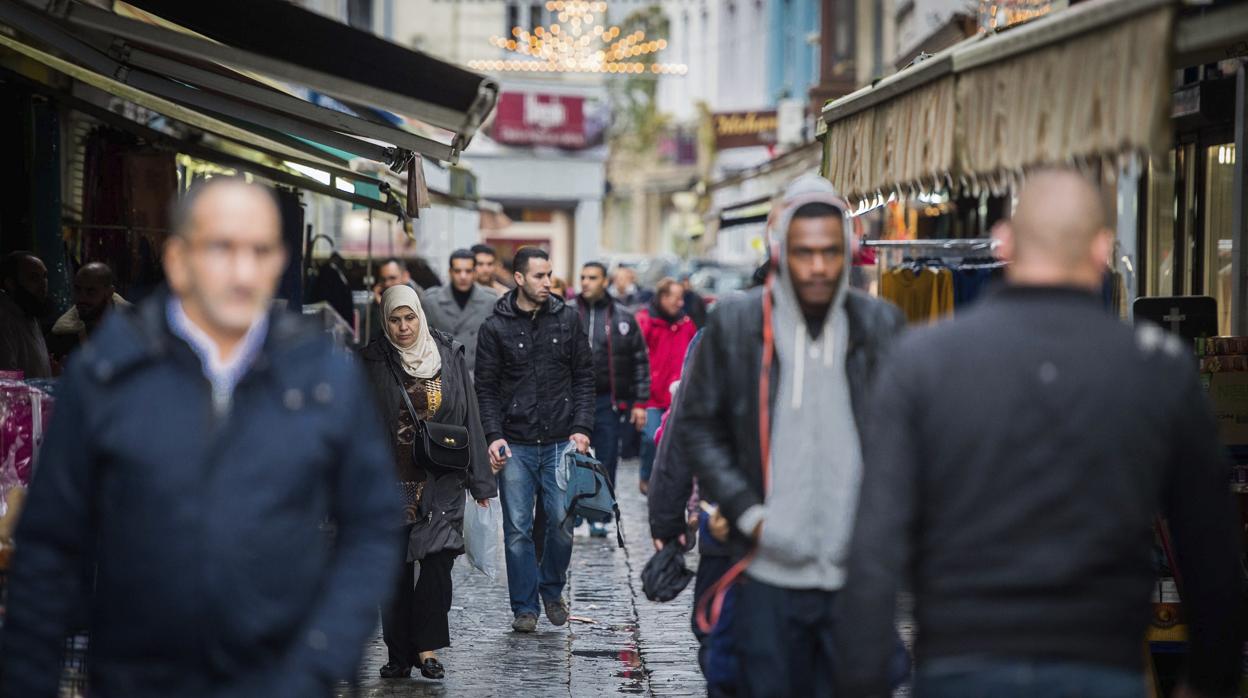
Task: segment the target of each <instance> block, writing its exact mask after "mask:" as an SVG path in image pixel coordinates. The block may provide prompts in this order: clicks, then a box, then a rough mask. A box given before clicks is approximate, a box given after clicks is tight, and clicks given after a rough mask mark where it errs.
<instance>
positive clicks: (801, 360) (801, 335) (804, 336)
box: [789, 318, 835, 410]
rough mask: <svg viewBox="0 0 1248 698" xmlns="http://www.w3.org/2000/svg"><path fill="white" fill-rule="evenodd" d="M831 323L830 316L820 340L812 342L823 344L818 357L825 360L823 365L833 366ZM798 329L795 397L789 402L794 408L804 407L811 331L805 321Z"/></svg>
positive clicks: (795, 359)
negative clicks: (803, 397)
mask: <svg viewBox="0 0 1248 698" xmlns="http://www.w3.org/2000/svg"><path fill="white" fill-rule="evenodd" d="M830 324H832V322H831V318H829V319H828V321H827V323H825V324H824V327H823V333H822V335H821V336H820V338H819V341H818V342H816V343H811V346H812V347H818V346H819V345H820V344H822V345H823V348H822V349H820V350H819V351H821V352H822V355H821V356H819V357H817V358H820V359H822V360H823V365H824V366H825V367H831V366H832V352H833V347H832V342H833V337H832V335H833V334H835V329H834V328H832V327H829V325H830ZM796 331H797V336H796V337H795V338H794V342H793V344H794V346H796V347H797V351H796V352H795V353H796V356H795V357H794V358H793V382H794V385H793V399H792V400H790V401H789V404H791V405H792V406H793V409H795V410H800V409H802V393H803V391H804V390H805V387H806V352H807V351H808V349H807V344H808V343H809V342H810V337H809V332H808V331H807V329H806V323H805V322H799V323H798V324H797V328H796ZM811 358H816V357H811Z"/></svg>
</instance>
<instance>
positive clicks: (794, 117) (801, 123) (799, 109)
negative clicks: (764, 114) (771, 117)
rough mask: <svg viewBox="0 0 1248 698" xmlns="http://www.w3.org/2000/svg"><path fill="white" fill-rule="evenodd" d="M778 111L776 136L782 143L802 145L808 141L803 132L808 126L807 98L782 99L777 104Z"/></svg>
mask: <svg viewBox="0 0 1248 698" xmlns="http://www.w3.org/2000/svg"><path fill="white" fill-rule="evenodd" d="M776 112H777V119H776V121H777V125H776V138H777V140H778V141H779V142H780V145H782V146H789V145H801V144H802V143H804V142H806V139H805V138H804V134H803V133H802V132H803V131H804V130H805V127H806V102H805V100H801V99H782V100H780V103H779V104H778V105H776Z"/></svg>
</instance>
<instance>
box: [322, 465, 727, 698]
mask: <svg viewBox="0 0 1248 698" xmlns="http://www.w3.org/2000/svg"><path fill="white" fill-rule="evenodd" d="M619 478H620V481H621V486H620V488H619V496H620V500H621V501H620V510H621V512H622V514H623V519H624V528H623V530H624V541H625V544H626V546H627V547H626V548H625V549H624V550H621V549H620V548H619V547H617V544H616V540H615V536H614V535H611V536H610V537H608V538H590V537H589V536H588V533H587V531H588V528H587V527H585V526H582V527H581V528H579V529H577V531H576V534H575V542H574V547H573V551H572V566H571V569H570V570H569V574H568V576H569V581H568V590H567V591H566V592H565V596H566V597H567V599H568V601H569V606H570V609H571V613H572V620H571V621H570V622H569V624H568V625H567V626H565V627H562V628H556V627H554V626H552V625H550V624H549V622H547V620H546V618H545V617H544V616H543V617H542V618H541V619H540V620H539V623H538V632H537V633H534V634H532V635H520V634H517V633H514V632H512V630H511V620H512V618H511V612H510V608H509V606H508V600H507V586H506V579H505V576H500V578H499V579H498V580H497V581H495V582H491V581H490V580H489V579H488V578H486V577H485V576H484V575H482V574H481V573H480V572H477V571H476V570H474V569H472V568H471V566H470V565H469V564H468V562H467V559H466V558H464V557H462V556H461V557H460V558H459V559H458V560H457V561H456V563H455V571H454V580H455V596H454V602H453V606H452V610H451V641H452V643H453V645H452V646H451V647H449V648H447V649H446V650H443V651H442V652H440V653H439V658H440V659H441V661H442V663H443V664H444V665H445V666H446V679H445V680H443V681H436V682H435V681H427V680H425V679H423V678H421V677H420V674H419V672H414V674H415V676H414V678H410V679H388V680H387V679H381V678H379V677H378V675H377V670H378V668H379V667H381V665H383V664H385V662H386V647H385V645H384V644H383V643H382V641H381V636H380V631H379V632H378V636H377V637H376V638H375V639H374V640H373V642H372V643H371V644H370V645H369V648H368V650H367V655H366V657H365V665H364V667H363V669H362V670H361V686H360V688H359V689H358V690H357V691H355V692H354V694H353V692H352V691H351V690H349V689H346V688H344V689H343V690H341V691H340V692H339V696H342V697H343V698H348V697H349V696H352V695H357V696H362V697H369V698H373V697H377V698H380V697H389V696H394V697H399V696H404V697H406V696H442V695H448V696H516V697H517V698H518V697H520V696H524V697H525V698H528V697H529V696H569V695H571V696H578V697H579V696H594V695H613V694H624V695H646V696H695V695H705V693H706V691H705V687H704V684H703V681H702V677H701V674H700V673H699V672H698V667H697V643H696V642H695V641H694V638H693V634H692V633H691V632H690V629H689V614H690V612H691V604H692V601H691V599H692V593H693V585H692V583H691V584H690V585H689V587H688V588H687V589H686V590H685V592H684V593H682V594H681V596H680V597H679V598H677V599H675V600H673V601H671V602H669V603H666V604H658V603H651V602H649V601H647V600H646V598H645V596H644V595H643V594H642V592H641V580H640V575H641V570H642V567H643V566H644V565H645V563H646V561H647V560H649V558H650V555H651V554H652V553H653V546H652V545H651V543H650V536H649V532H650V529H649V526H648V525H647V523H646V502H645V498H644V497H643V496H642V495H641V494H640V493H639V492H638V491H637V462H636V461H626V462H624V463H621V465H620V469H619ZM687 563H688V565H689V567H690V569H692V568H693V567H694V566H695V565H696V564H697V560H696V557H695V556H693V555H690V557H689V559H688V560H687ZM499 564H500V565H501V564H502V561H501V559H500V561H499Z"/></svg>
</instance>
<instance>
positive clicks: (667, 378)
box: [637, 308, 698, 410]
mask: <svg viewBox="0 0 1248 698" xmlns="http://www.w3.org/2000/svg"><path fill="white" fill-rule="evenodd" d="M637 325H638V327H640V328H641V334H642V336H644V337H645V338H646V349H648V350H649V351H650V401H649V402H647V403H646V405H645V406H646V407H647V408H650V407H657V408H659V409H662V410H666V409H667V408H668V407H671V405H672V392H671V387H672V383H675V382H676V381H677V380H680V370H681V367H682V366H684V361H685V351H686V350H687V349H688V348H689V342H690V341H692V340H693V335H695V334H697V332H698V328H697V327H696V326H695V325H694V324H693V320H690V319H689V316H688V315H682V316H681V317H680V319H679V320H676V321H675V322H668V321H667V320H664V319H662V318H660V317H658V316H656V315H654V314H652V312H651V310H650V309H649V308H644V309H642V310H639V311H638V312H637Z"/></svg>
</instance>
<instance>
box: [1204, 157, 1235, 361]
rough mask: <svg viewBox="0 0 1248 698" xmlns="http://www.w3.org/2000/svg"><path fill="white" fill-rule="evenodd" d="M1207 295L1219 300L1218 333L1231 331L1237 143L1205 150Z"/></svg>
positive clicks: (1226, 333) (1223, 333) (1222, 333)
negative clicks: (1232, 236) (1232, 234)
mask: <svg viewBox="0 0 1248 698" xmlns="http://www.w3.org/2000/svg"><path fill="white" fill-rule="evenodd" d="M1204 176H1205V197H1206V202H1207V205H1206V206H1205V230H1204V236H1205V238H1204V239H1205V265H1204V267H1205V295H1209V296H1213V297H1214V298H1216V299H1217V301H1218V333H1219V334H1221V335H1222V336H1227V335H1229V334H1231V299H1232V296H1231V231H1232V228H1233V227H1234V226H1233V215H1234V214H1233V209H1234V201H1235V144H1233V143H1231V144H1227V145H1215V146H1211V147H1209V148H1208V149H1207V150H1206V151H1205V172H1204Z"/></svg>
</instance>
